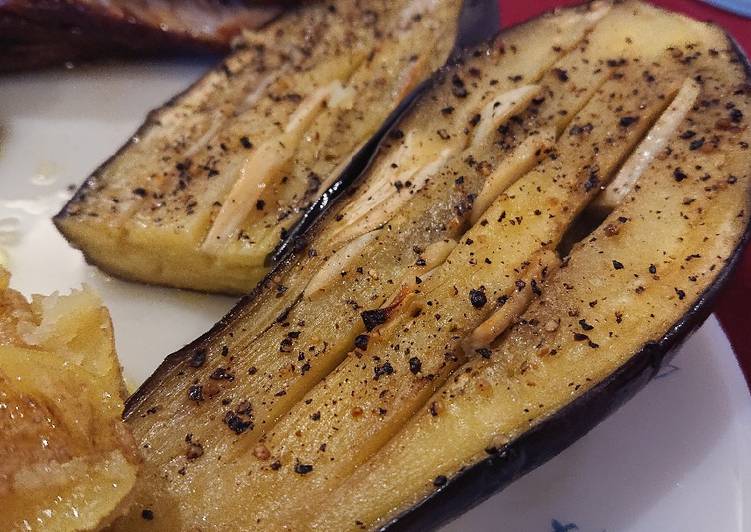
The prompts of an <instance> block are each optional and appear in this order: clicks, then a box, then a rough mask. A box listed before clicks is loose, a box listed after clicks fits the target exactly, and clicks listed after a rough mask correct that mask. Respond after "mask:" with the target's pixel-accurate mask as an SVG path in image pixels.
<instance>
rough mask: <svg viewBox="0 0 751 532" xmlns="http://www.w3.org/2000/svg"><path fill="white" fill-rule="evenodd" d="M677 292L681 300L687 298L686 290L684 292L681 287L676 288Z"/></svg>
mask: <svg viewBox="0 0 751 532" xmlns="http://www.w3.org/2000/svg"><path fill="white" fill-rule="evenodd" d="M675 293H676V294H677V295H678V299H680V300H681V301H683V300H684V299H685V298H686V292H684V291H683V290H681V289H680V288H675Z"/></svg>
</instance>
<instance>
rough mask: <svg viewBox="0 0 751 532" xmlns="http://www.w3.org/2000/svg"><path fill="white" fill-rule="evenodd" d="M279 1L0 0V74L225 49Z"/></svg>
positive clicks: (266, 18)
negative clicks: (103, 0) (95, 61)
mask: <svg viewBox="0 0 751 532" xmlns="http://www.w3.org/2000/svg"><path fill="white" fill-rule="evenodd" d="M281 11H282V6H280V5H272V4H269V3H262V4H258V3H253V2H242V1H239V0H229V1H227V0H224V1H218V0H179V1H174V0H110V1H107V2H102V1H100V0H66V1H60V0H3V1H2V2H0V49H2V51H3V54H2V56H0V72H7V71H17V70H28V69H33V68H41V67H48V66H55V65H62V64H63V63H66V62H72V61H82V60H91V59H98V58H102V57H119V56H135V55H137V56H144V55H165V54H170V53H171V54H175V53H189V52H191V53H195V52H196V51H198V52H201V51H203V52H206V51H214V52H217V51H225V50H228V49H229V47H230V42H231V40H232V39H233V38H234V37H235V36H236V35H237V34H239V33H240V32H241V31H242V30H243V29H244V28H250V29H252V28H258V27H261V26H263V25H264V24H266V23H267V22H269V21H270V20H272V19H273V18H275V17H276V16H278V15H279V13H281Z"/></svg>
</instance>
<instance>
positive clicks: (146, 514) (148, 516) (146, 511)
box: [141, 508, 154, 521]
mask: <svg viewBox="0 0 751 532" xmlns="http://www.w3.org/2000/svg"><path fill="white" fill-rule="evenodd" d="M141 517H142V518H143V519H146V520H147V521H152V520H153V519H154V512H153V511H152V510H149V509H148V508H144V509H143V511H142V512H141Z"/></svg>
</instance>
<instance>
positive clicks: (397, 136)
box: [389, 129, 404, 140]
mask: <svg viewBox="0 0 751 532" xmlns="http://www.w3.org/2000/svg"><path fill="white" fill-rule="evenodd" d="M389 137H391V138H392V139H394V140H399V139H402V138H404V131H402V130H401V129H395V130H393V131H391V132H390V133H389Z"/></svg>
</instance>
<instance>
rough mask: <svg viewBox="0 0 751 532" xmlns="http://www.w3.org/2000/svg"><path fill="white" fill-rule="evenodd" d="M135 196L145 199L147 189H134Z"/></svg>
mask: <svg viewBox="0 0 751 532" xmlns="http://www.w3.org/2000/svg"><path fill="white" fill-rule="evenodd" d="M133 194H135V195H136V196H140V197H142V198H143V197H145V196H146V189H145V188H143V187H138V188H134V189H133Z"/></svg>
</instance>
